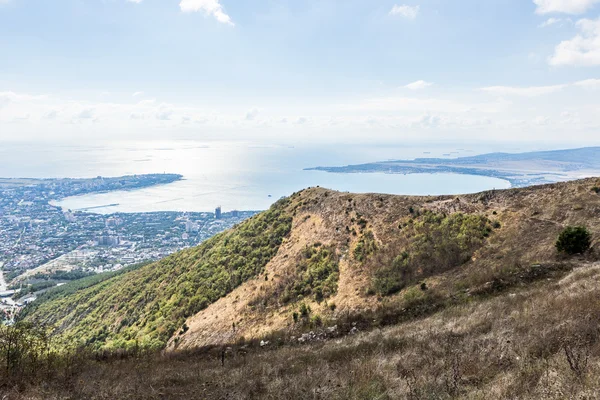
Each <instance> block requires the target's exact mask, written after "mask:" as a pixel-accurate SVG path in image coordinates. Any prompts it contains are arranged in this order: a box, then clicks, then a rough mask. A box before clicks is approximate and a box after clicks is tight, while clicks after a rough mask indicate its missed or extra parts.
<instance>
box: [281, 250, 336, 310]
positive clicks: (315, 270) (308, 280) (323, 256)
mask: <svg viewBox="0 0 600 400" xmlns="http://www.w3.org/2000/svg"><path fill="white" fill-rule="evenodd" d="M296 273H297V275H296V277H295V278H294V279H293V280H291V281H290V282H289V283H288V284H287V286H286V287H285V289H284V291H283V296H282V298H281V300H282V301H283V302H284V303H287V302H289V301H292V300H297V299H300V298H304V297H309V296H311V295H314V298H315V300H316V301H317V302H321V301H322V300H324V299H326V298H329V297H330V296H332V295H334V294H335V293H336V291H337V285H338V280H339V264H338V258H337V255H336V253H335V249H334V248H330V247H325V246H323V245H322V244H320V243H318V244H315V245H314V246H307V247H306V248H305V249H304V251H303V252H302V259H301V260H300V261H299V262H298V266H297V268H296Z"/></svg>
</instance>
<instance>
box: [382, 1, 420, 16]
mask: <svg viewBox="0 0 600 400" xmlns="http://www.w3.org/2000/svg"><path fill="white" fill-rule="evenodd" d="M419 10H420V7H419V6H407V5H406V4H404V5H401V6H399V5H394V7H392V9H391V11H390V13H389V15H397V16H400V17H404V18H407V19H415V18H417V15H419Z"/></svg>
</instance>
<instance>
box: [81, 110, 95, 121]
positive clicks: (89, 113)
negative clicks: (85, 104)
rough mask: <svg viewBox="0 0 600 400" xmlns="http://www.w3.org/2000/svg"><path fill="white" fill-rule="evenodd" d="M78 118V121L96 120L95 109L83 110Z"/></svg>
mask: <svg viewBox="0 0 600 400" xmlns="http://www.w3.org/2000/svg"><path fill="white" fill-rule="evenodd" d="M77 118H78V119H92V118H94V109H93V108H86V109H85V110H82V111H81V112H80V113H79V114H77Z"/></svg>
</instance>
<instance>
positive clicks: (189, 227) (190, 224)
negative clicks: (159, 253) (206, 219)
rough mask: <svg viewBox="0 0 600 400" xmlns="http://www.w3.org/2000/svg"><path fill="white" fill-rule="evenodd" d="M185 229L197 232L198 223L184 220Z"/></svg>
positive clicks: (188, 231)
mask: <svg viewBox="0 0 600 400" xmlns="http://www.w3.org/2000/svg"><path fill="white" fill-rule="evenodd" d="M185 231H186V232H187V233H192V232H198V224H196V223H195V222H193V221H190V220H189V219H188V220H187V221H185Z"/></svg>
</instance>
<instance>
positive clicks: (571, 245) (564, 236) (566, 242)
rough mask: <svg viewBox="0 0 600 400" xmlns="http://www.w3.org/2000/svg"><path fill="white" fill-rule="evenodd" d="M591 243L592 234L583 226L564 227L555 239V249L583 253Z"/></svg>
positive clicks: (570, 253)
mask: <svg viewBox="0 0 600 400" xmlns="http://www.w3.org/2000/svg"><path fill="white" fill-rule="evenodd" d="M591 244H592V235H591V234H590V232H589V231H588V230H587V228H585V227H584V226H569V227H567V228H565V229H564V230H563V231H562V232H561V233H560V235H559V236H558V240H557V241H556V249H557V250H558V251H559V252H561V253H566V254H569V255H573V254H583V253H585V252H586V251H588V250H589V248H590V246H591Z"/></svg>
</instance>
